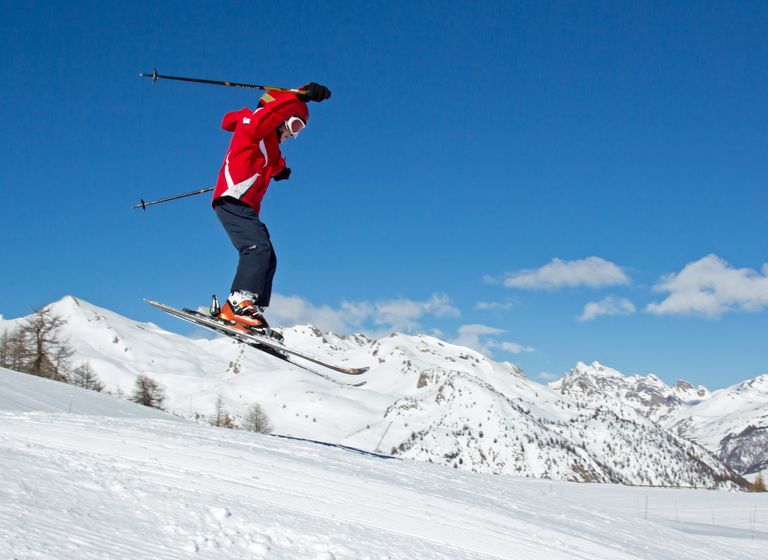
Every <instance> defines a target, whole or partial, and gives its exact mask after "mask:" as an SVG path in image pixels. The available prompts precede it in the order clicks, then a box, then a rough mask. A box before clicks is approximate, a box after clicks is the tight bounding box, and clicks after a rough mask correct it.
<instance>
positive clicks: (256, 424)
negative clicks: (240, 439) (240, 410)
mask: <svg viewBox="0 0 768 560" xmlns="http://www.w3.org/2000/svg"><path fill="white" fill-rule="evenodd" d="M242 427H243V429H244V430H248V431H250V432H262V433H269V432H271V431H272V426H271V425H270V422H269V418H267V414H266V413H265V412H264V409H263V408H261V405H260V404H259V403H254V404H253V405H252V406H251V408H249V409H248V413H247V414H246V415H245V418H243V421H242Z"/></svg>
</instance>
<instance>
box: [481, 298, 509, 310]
mask: <svg viewBox="0 0 768 560" xmlns="http://www.w3.org/2000/svg"><path fill="white" fill-rule="evenodd" d="M515 305H517V302H515V301H513V300H511V299H506V300H504V301H478V302H477V303H476V304H475V309H477V310H478V311H509V310H510V309H512V308H513V307H514V306H515Z"/></svg>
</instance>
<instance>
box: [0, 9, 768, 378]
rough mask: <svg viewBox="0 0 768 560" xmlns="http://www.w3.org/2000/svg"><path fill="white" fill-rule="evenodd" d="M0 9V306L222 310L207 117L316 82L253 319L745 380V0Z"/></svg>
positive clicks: (277, 212)
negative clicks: (322, 93)
mask: <svg viewBox="0 0 768 560" xmlns="http://www.w3.org/2000/svg"><path fill="white" fill-rule="evenodd" d="M157 4H159V5H155V3H150V2H132V3H126V4H123V5H121V6H119V7H115V6H108V5H106V4H103V3H100V2H66V3H65V2H24V3H22V2H14V3H10V2H4V3H3V4H2V8H1V11H0V22H1V23H0V45H2V52H3V57H2V60H3V61H2V63H0V80H2V84H3V86H2V92H3V94H2V103H0V114H1V115H2V119H1V120H0V126H2V135H1V136H0V184H1V185H2V193H3V200H4V204H3V205H2V207H1V208H0V217H1V219H2V224H3V226H2V230H1V231H2V234H0V235H2V237H1V238H0V243H1V244H2V247H3V254H4V258H3V262H4V266H3V273H2V274H0V286H1V287H2V294H3V295H4V300H3V304H2V306H0V313H2V314H3V315H4V316H5V317H16V316H19V315H23V314H26V313H28V312H29V309H30V307H32V306H39V305H44V304H46V303H49V302H51V301H53V300H55V299H58V298H60V297H61V296H63V295H65V294H74V295H76V296H79V297H82V298H84V299H86V300H88V301H90V302H92V303H95V304H97V305H101V306H105V307H108V308H110V309H113V310H115V311H117V312H119V313H122V314H124V315H127V316H129V317H132V318H135V319H137V320H142V321H153V322H155V323H158V324H160V325H162V326H164V327H166V328H169V329H172V330H176V331H178V332H185V333H186V332H189V331H188V330H185V329H186V327H185V325H183V324H177V323H176V322H174V321H173V319H171V318H166V317H163V316H160V315H159V314H158V313H157V311H155V310H153V309H151V308H149V307H148V306H146V305H145V304H144V303H143V302H142V298H144V297H149V298H153V299H157V300H160V301H163V302H165V303H168V304H171V305H176V306H195V305H198V304H207V302H208V300H209V298H210V294H211V293H213V292H216V293H218V294H219V295H220V296H224V295H225V294H226V291H227V289H228V287H229V284H230V281H231V277H232V275H233V273H234V267H235V263H236V254H235V252H234V250H233V249H232V247H231V245H230V244H229V241H228V239H227V238H226V235H225V233H224V231H223V229H222V228H221V226H220V225H219V223H218V221H217V220H216V218H215V216H214V214H213V212H212V211H211V210H210V207H209V198H208V196H207V195H203V196H199V197H195V198H191V199H187V200H183V201H178V202H174V203H170V204H167V205H161V206H157V207H153V208H151V209H149V210H148V211H147V212H146V213H144V212H141V211H138V210H132V209H131V205H133V204H135V203H137V202H138V201H139V200H140V199H141V198H145V199H147V200H150V199H153V198H161V197H165V196H170V195H174V194H178V193H184V192H188V191H192V190H195V189H199V188H204V187H208V186H210V185H212V184H213V183H214V181H215V179H216V175H217V173H218V169H219V166H220V164H221V160H222V158H223V155H224V152H225V151H226V148H227V145H228V142H229V136H228V133H225V132H224V131H222V130H220V128H219V124H220V121H221V117H222V115H223V114H224V113H225V112H227V111H229V110H233V109H239V108H241V107H243V106H246V105H248V106H251V107H253V106H254V105H255V103H256V102H257V100H258V93H257V92H253V91H248V90H241V89H235V88H216V87H211V86H202V85H186V84H178V83H174V82H159V83H157V84H156V85H154V86H153V85H152V83H151V82H150V81H149V80H144V79H140V78H139V77H138V73H139V72H151V71H152V69H153V68H154V67H157V68H158V70H159V71H160V73H166V74H176V75H190V76H197V77H203V78H209V79H219V80H231V81H240V82H254V83H267V84H275V85H285V86H298V85H301V84H303V83H305V82H307V81H310V80H313V81H318V82H321V83H324V84H326V85H328V86H329V87H330V88H331V89H332V91H333V97H332V99H331V100H330V101H328V102H325V103H322V104H313V105H312V106H311V107H310V110H311V117H310V125H309V127H308V128H307V130H306V131H305V132H304V133H303V134H302V135H301V137H300V138H299V139H297V140H295V141H290V142H289V143H288V144H286V145H285V147H284V155H285V156H286V159H287V161H288V165H289V166H290V167H291V168H292V169H293V174H292V176H291V179H290V181H287V182H283V183H273V185H272V186H271V188H270V191H269V193H268V194H267V198H266V199H265V203H264V206H263V210H262V219H263V220H264V221H265V222H266V223H267V225H268V226H269V228H270V231H271V233H272V238H273V241H274V244H275V247H276V249H277V252H278V260H279V264H278V274H277V278H276V286H275V291H276V292H277V294H278V295H277V296H276V297H275V299H274V301H273V306H272V308H271V309H270V314H269V315H268V317H269V318H270V319H271V321H272V323H282V324H288V323H292V322H307V321H311V322H313V323H315V324H317V325H319V326H321V327H323V328H326V329H335V330H341V331H366V332H369V333H372V334H381V333H385V332H388V331H389V330H391V329H398V330H403V331H407V332H424V333H430V334H438V335H439V336H441V337H442V338H444V339H447V340H452V341H459V342H463V343H466V344H471V345H473V346H475V347H477V348H482V349H484V350H485V351H487V352H489V353H491V354H492V355H493V357H494V358H496V359H502V360H504V359H506V360H510V361H513V362H515V363H517V364H518V365H519V366H521V367H522V368H523V369H524V370H526V372H527V373H528V374H529V375H530V376H531V377H533V378H535V379H539V380H546V379H547V378H549V377H551V376H559V375H561V374H562V373H564V372H565V371H566V370H568V369H569V368H570V367H572V366H573V365H574V364H575V363H576V362H577V361H579V360H581V361H586V362H591V361H593V360H598V361H601V362H603V363H605V364H607V365H610V366H612V367H615V368H617V369H620V370H621V371H624V372H625V373H643V374H646V373H655V374H657V375H658V376H659V377H661V378H662V379H664V380H665V381H667V382H674V381H675V380H676V379H678V378H684V379H687V380H689V381H691V382H693V383H702V384H706V385H707V386H709V387H710V388H717V387H724V386H727V385H730V384H732V383H735V382H738V381H741V380H744V379H747V378H749V377H753V376H755V375H758V374H762V373H767V372H768V351H767V350H766V348H767V347H768V345H766V339H768V336H767V335H768V328H767V322H766V320H767V319H768V265H766V264H765V263H768V257H767V256H766V239H768V219H766V207H767V204H766V203H767V202H768V194H766V193H768V158H766V147H768V104H766V102H765V101H766V94H768V86H767V85H766V84H768V44H767V43H766V41H765V29H766V28H767V26H768V4H766V3H764V2H738V3H730V2H704V1H697V2H676V3H672V4H670V3H668V2H498V3H496V2H486V3H480V4H478V5H472V4H471V3H463V2H407V3H406V2H402V3H398V2H388V3H380V4H376V3H363V2H322V3H319V2H290V1H286V2H276V3H255V4H254V3H252V2H160V3H157Z"/></svg>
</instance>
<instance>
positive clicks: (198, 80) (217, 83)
mask: <svg viewBox="0 0 768 560" xmlns="http://www.w3.org/2000/svg"><path fill="white" fill-rule="evenodd" d="M139 76H140V77H142V78H152V83H153V84H154V83H156V82H157V80H177V81H179V82H192V83H195V84H210V85H212V86H228V87H239V88H248V89H263V90H265V91H283V92H285V91H287V92H291V93H307V92H306V91H304V90H303V89H295V88H283V87H276V86H261V85H256V84H238V83H236V82H224V81H219V80H203V79H201V78H184V77H182V76H164V75H162V74H158V73H157V68H155V69H154V71H153V72H152V73H151V74H144V73H143V72H142V73H140V74H139Z"/></svg>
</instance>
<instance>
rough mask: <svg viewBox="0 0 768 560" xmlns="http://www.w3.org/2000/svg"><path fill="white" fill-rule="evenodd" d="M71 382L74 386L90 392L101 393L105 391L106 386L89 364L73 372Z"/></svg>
mask: <svg viewBox="0 0 768 560" xmlns="http://www.w3.org/2000/svg"><path fill="white" fill-rule="evenodd" d="M69 382H70V383H71V384H72V385H77V386H78V387H82V388H83V389H88V390H90V391H98V392H99V393H100V392H102V391H103V390H104V384H103V383H102V382H101V380H100V379H99V376H98V375H96V373H95V372H94V371H93V369H92V368H91V364H90V363H88V362H85V363H84V364H80V365H79V366H77V367H76V368H75V369H74V370H72V374H71V375H70V379H69Z"/></svg>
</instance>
